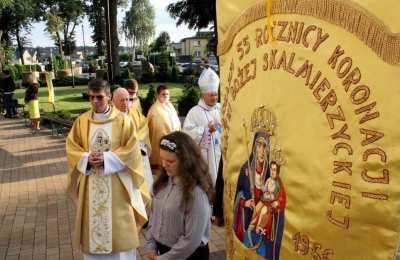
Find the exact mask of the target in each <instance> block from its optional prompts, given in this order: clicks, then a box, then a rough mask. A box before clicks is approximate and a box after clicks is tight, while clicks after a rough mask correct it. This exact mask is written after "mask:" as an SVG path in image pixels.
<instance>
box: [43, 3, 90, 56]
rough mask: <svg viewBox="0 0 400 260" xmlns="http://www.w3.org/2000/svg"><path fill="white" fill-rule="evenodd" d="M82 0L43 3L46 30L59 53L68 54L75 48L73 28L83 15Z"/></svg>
mask: <svg viewBox="0 0 400 260" xmlns="http://www.w3.org/2000/svg"><path fill="white" fill-rule="evenodd" d="M82 1H83V0H47V2H46V5H45V11H46V14H47V15H45V16H44V17H43V18H44V19H45V20H46V24H47V31H48V32H49V33H50V34H51V36H52V38H53V40H54V41H55V42H56V45H57V46H58V48H59V49H60V54H61V55H63V54H64V53H65V54H66V55H70V54H72V53H73V51H74V49H75V28H76V26H77V25H78V24H79V23H80V22H81V19H82V17H83V14H84V12H83V9H84V4H83V2H82Z"/></svg>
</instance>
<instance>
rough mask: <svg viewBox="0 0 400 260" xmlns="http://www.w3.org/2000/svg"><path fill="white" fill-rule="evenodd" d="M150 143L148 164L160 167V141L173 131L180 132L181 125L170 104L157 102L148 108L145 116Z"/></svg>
mask: <svg viewBox="0 0 400 260" xmlns="http://www.w3.org/2000/svg"><path fill="white" fill-rule="evenodd" d="M147 119H148V122H149V135H150V142H151V151H152V152H151V155H150V164H151V165H152V166H156V165H157V166H159V165H161V160H160V139H161V137H163V136H164V135H167V134H169V133H171V132H173V131H180V130H181V123H180V121H179V118H178V114H177V113H176V110H175V108H174V106H173V105H172V104H171V103H169V102H168V103H167V104H162V103H160V102H159V101H158V100H157V101H156V102H155V103H154V104H153V105H152V106H151V107H150V110H149V112H148V114H147Z"/></svg>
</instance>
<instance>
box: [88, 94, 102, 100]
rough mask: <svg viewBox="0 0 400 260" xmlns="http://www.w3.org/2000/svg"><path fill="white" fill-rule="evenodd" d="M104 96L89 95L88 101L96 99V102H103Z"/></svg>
mask: <svg viewBox="0 0 400 260" xmlns="http://www.w3.org/2000/svg"><path fill="white" fill-rule="evenodd" d="M105 97H106V96H103V95H89V99H90V100H93V99H97V100H103V99H104V98H105Z"/></svg>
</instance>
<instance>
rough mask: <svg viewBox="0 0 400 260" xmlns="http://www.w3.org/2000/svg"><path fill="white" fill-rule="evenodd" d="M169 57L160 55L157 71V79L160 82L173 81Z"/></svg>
mask: <svg viewBox="0 0 400 260" xmlns="http://www.w3.org/2000/svg"><path fill="white" fill-rule="evenodd" d="M169 63H170V61H169V56H168V55H166V54H162V55H160V61H159V63H158V65H159V67H158V69H157V73H156V78H157V81H159V82H168V81H170V80H171V76H172V69H171V66H170V64H169Z"/></svg>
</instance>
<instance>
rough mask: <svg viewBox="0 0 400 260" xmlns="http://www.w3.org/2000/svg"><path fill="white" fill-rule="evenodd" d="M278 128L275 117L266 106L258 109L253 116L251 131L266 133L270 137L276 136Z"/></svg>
mask: <svg viewBox="0 0 400 260" xmlns="http://www.w3.org/2000/svg"><path fill="white" fill-rule="evenodd" d="M275 127H276V123H275V116H274V115H273V114H272V112H271V111H269V110H268V109H266V108H265V107H264V105H262V106H260V107H258V108H257V109H255V110H254V111H253V114H252V115H251V131H252V132H256V131H259V130H263V131H266V132H267V133H268V134H269V135H273V134H274V129H275Z"/></svg>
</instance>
